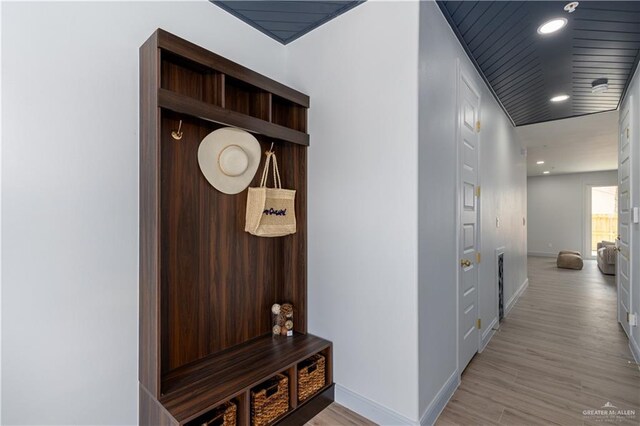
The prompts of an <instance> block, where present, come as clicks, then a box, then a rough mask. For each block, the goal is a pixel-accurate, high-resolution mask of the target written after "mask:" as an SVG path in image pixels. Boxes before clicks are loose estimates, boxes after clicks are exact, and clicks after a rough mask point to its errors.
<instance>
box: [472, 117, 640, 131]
mask: <svg viewBox="0 0 640 426" xmlns="http://www.w3.org/2000/svg"><path fill="white" fill-rule="evenodd" d="M627 130H629V129H627ZM476 133H480V120H478V121H476Z"/></svg>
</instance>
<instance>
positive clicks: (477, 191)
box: [476, 185, 480, 198]
mask: <svg viewBox="0 0 640 426" xmlns="http://www.w3.org/2000/svg"><path fill="white" fill-rule="evenodd" d="M476 197H478V198H480V185H478V186H476Z"/></svg>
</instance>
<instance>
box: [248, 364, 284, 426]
mask: <svg viewBox="0 0 640 426" xmlns="http://www.w3.org/2000/svg"><path fill="white" fill-rule="evenodd" d="M287 411H289V378H288V377H287V376H285V375H282V374H277V375H276V376H275V377H273V378H272V379H269V380H267V381H266V382H264V383H262V384H261V385H259V386H257V387H255V388H253V389H251V424H252V425H254V426H262V425H268V424H269V423H271V422H272V421H274V420H275V419H277V418H278V417H280V416H281V415H283V414H284V413H286V412H287Z"/></svg>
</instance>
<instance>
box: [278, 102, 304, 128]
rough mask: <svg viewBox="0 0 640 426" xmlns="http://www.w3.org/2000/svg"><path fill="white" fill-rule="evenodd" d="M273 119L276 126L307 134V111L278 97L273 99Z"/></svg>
mask: <svg viewBox="0 0 640 426" xmlns="http://www.w3.org/2000/svg"><path fill="white" fill-rule="evenodd" d="M271 103H272V119H271V121H272V122H273V123H274V124H277V125H280V126H284V127H287V128H289V129H293V130H297V131H299V132H304V133H306V132H307V109H306V108H304V107H303V106H300V105H297V104H295V103H293V102H290V101H287V100H286V99H283V98H280V97H278V96H273V99H272V102H271Z"/></svg>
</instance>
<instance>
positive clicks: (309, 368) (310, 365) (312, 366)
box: [298, 354, 325, 401]
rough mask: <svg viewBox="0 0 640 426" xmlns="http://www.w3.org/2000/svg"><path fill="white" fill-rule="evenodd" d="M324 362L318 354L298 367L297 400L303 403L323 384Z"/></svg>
mask: <svg viewBox="0 0 640 426" xmlns="http://www.w3.org/2000/svg"><path fill="white" fill-rule="evenodd" d="M324 373H325V360H324V357H323V356H322V355H320V354H317V355H313V356H312V357H310V358H308V359H306V360H305V361H303V362H301V363H300V364H299V365H298V400H299V401H304V400H306V399H307V398H309V397H310V396H312V395H313V394H315V393H316V392H318V391H319V390H320V389H322V388H323V387H324V384H325V380H324V378H325V374H324Z"/></svg>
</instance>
